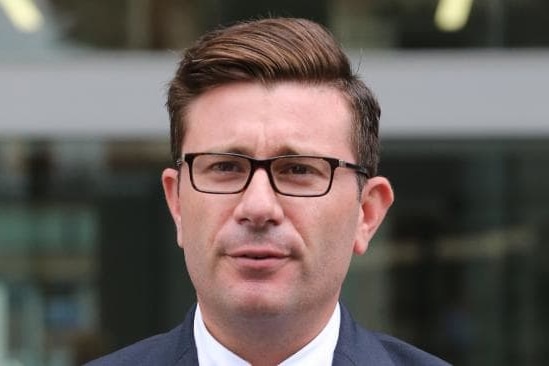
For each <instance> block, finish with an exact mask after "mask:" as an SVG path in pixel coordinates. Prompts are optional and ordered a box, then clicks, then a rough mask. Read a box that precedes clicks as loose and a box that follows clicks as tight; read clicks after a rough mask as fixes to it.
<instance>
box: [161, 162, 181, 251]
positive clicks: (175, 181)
mask: <svg viewBox="0 0 549 366" xmlns="http://www.w3.org/2000/svg"><path fill="white" fill-rule="evenodd" d="M178 175H179V173H178V171H177V170H175V169H171V168H167V169H164V171H163V172H162V187H163V188H164V197H165V199H166V203H167V204H168V209H169V210H170V214H171V215H172V219H173V221H174V223H175V227H176V230H177V243H178V245H179V246H180V247H181V243H182V241H181V211H180V203H179V177H178Z"/></svg>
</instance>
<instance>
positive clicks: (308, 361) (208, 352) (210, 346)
mask: <svg viewBox="0 0 549 366" xmlns="http://www.w3.org/2000/svg"><path fill="white" fill-rule="evenodd" d="M340 323H341V312H340V309H339V303H338V304H337V305H336V307H335V309H334V312H333V314H332V316H331V317H330V320H329V321H328V324H326V326H325V327H324V329H322V331H321V332H320V333H319V334H318V335H317V336H316V337H315V338H314V339H313V340H312V341H311V342H309V343H308V344H307V345H306V346H305V347H303V348H302V349H300V350H299V351H298V352H297V353H294V354H293V355H292V356H290V357H289V358H287V359H286V360H284V361H283V362H282V363H281V364H280V366H298V365H299V366H302V365H314V366H330V365H331V364H332V359H333V356H334V349H335V347H336V344H337V339H338V337H339V325H340ZM194 338H195V342H196V350H197V354H198V364H199V365H200V366H219V365H224V366H249V365H250V363H248V362H246V361H245V360H243V359H242V358H240V357H238V356H237V355H236V354H234V353H233V352H231V351H229V350H228V349H227V348H225V347H224V346H223V345H222V344H221V343H219V342H218V341H217V340H216V339H215V338H214V337H213V336H212V335H211V334H210V332H209V331H208V329H206V326H205V325H204V320H203V319H202V313H201V311H200V306H199V305H198V306H197V307H196V312H195V315H194Z"/></svg>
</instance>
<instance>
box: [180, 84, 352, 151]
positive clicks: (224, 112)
mask: <svg viewBox="0 0 549 366" xmlns="http://www.w3.org/2000/svg"><path fill="white" fill-rule="evenodd" d="M351 115H352V114H351V111H350V104H349V102H348V101H347V99H346V98H345V96H344V94H343V93H342V92H341V91H340V90H339V89H337V88H335V87H333V86H330V85H322V84H321V85H318V84H306V83H298V82H280V83H275V84H272V85H264V84H260V83H231V84H227V85H223V86H220V87H217V88H215V89H212V90H209V91H207V92H206V93H204V94H202V95H201V96H199V97H197V98H196V99H195V100H194V101H193V102H192V103H191V104H190V105H189V108H188V113H187V116H186V117H187V118H186V133H185V137H184V140H183V149H184V151H186V152H191V151H195V152H196V151H238V152H242V153H247V154H250V155H254V156H261V155H264V156H273V155H275V154H284V153H301V154H304V153H309V154H313V153H314V154H322V155H334V154H336V153H337V154H338V156H341V155H342V153H344V151H343V150H348V152H349V153H350V152H351V151H350V135H351ZM345 155H349V154H347V153H345ZM347 157H348V156H347Z"/></svg>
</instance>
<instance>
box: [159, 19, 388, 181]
mask: <svg viewBox="0 0 549 366" xmlns="http://www.w3.org/2000/svg"><path fill="white" fill-rule="evenodd" d="M236 81H258V82H261V83H264V84H270V83H276V82H279V81H300V82H308V83H324V84H329V85H332V86H334V87H336V88H337V89H339V90H340V91H341V92H342V93H343V94H344V95H345V96H346V97H347V99H348V100H349V103H350V106H351V110H352V112H353V133H352V136H351V143H352V145H353V150H354V152H355V155H356V159H357V163H358V164H360V165H362V166H364V167H366V168H367V169H368V171H369V172H370V175H371V176H374V175H376V174H377V165H378V161H379V141H378V123H379V116H380V108H379V104H378V102H377V100H376V98H375V97H374V95H373V94H372V92H371V91H370V89H369V88H368V87H367V86H366V85H365V84H364V83H363V82H362V81H361V80H360V79H359V78H358V77H357V75H355V74H353V72H352V71H351V66H350V63H349V60H348V59H347V57H346V56H345V54H344V52H343V50H342V49H341V47H340V46H339V44H338V43H337V41H336V40H335V39H334V37H333V36H332V35H331V34H330V32H329V31H327V30H326V29H325V28H323V27H322V26H321V25H319V24H317V23H314V22H312V21H310V20H306V19H294V18H272V19H261V20H254V21H249V22H244V23H238V24H236V25H233V26H230V27H227V28H220V29H217V30H214V31H211V32H209V33H206V34H205V35H204V36H202V37H201V38H200V39H198V41H197V42H196V43H195V44H194V45H193V46H192V47H191V48H189V49H188V50H186V52H185V53H184V55H183V59H182V60H181V62H180V64H179V68H178V69H177V72H176V75H175V77H174V78H173V80H172V81H171V83H170V86H169V90H168V101H167V103H166V105H167V108H168V112H169V115H170V133H171V152H172V158H173V160H174V162H175V161H176V160H177V159H179V158H180V157H181V149H182V146H181V145H182V141H183V136H184V134H185V122H184V121H185V115H186V110H187V108H188V106H189V104H190V103H191V102H192V101H193V100H194V99H195V98H197V97H198V96H200V95H201V94H203V93H204V92H206V91H208V90H210V89H212V88H214V87H217V86H220V85H223V84H227V83H231V82H236Z"/></svg>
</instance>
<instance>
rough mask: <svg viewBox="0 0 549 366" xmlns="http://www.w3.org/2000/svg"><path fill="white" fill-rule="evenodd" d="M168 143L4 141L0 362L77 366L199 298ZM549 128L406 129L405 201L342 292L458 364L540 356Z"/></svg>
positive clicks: (394, 165) (381, 323) (370, 316)
mask: <svg viewBox="0 0 549 366" xmlns="http://www.w3.org/2000/svg"><path fill="white" fill-rule="evenodd" d="M167 156H168V146H167V144H166V143H164V142H161V141H131V140H130V141H125V142H120V141H108V140H107V141H71V140H63V141H48V142H44V141H17V142H16V141H5V140H4V141H2V149H1V155H0V158H1V159H0V161H1V162H2V165H1V167H2V169H1V172H2V176H1V179H0V184H1V186H2V189H1V190H0V192H2V194H1V196H0V207H1V210H0V232H1V233H2V246H1V247H0V254H1V255H0V261H1V262H2V265H1V266H0V310H1V312H0V325H2V327H1V328H0V330H1V332H0V341H1V342H2V343H1V344H0V350H2V354H1V355H2V357H3V359H2V365H20V364H23V365H60V366H61V365H73V364H80V363H81V362H83V361H84V360H86V359H88V358H90V357H94V356H96V355H98V354H101V353H102V352H106V351H108V350H112V349H115V348H117V347H120V346H122V345H125V344H128V343H130V342H133V341H135V340H138V339H140V338H143V337H146V336H148V335H151V334H153V333H156V332H160V331H163V330H166V329H168V328H169V327H171V326H173V325H175V324H177V322H178V321H180V320H181V318H182V316H183V314H184V312H185V309H187V308H188V307H189V306H190V304H192V302H193V299H194V294H193V290H192V286H191V284H190V282H189V280H188V278H187V277H186V276H187V275H186V273H185V269H184V263H183V259H182V255H181V253H180V251H179V249H178V247H177V245H176V244H175V237H174V233H173V228H172V224H171V221H170V218H169V217H168V212H167V209H166V208H165V204H164V202H163V197H162V192H161V188H160V181H159V174H160V172H161V170H162V168H163V167H165V166H167V164H168V161H167ZM548 157H549V143H548V140H547V139H540V140H535V141H514V140H510V141H509V140H490V141H488V140H482V141H468V140H437V139H428V140H415V141H411V140H399V139H389V140H387V141H385V144H384V157H383V163H382V166H381V171H382V173H383V174H384V175H386V176H387V177H388V178H389V179H390V180H391V182H392V183H393V186H394V189H395V192H396V198H397V199H396V203H395V205H394V207H393V208H392V209H391V211H390V213H389V215H388V218H387V221H386V222H385V224H384V226H383V229H382V232H381V233H379V235H378V236H377V237H376V239H375V240H374V241H373V242H372V243H371V247H370V249H369V251H368V252H367V253H366V255H364V256H363V257H357V258H355V260H354V262H353V265H352V268H351V272H350V275H349V277H348V280H347V282H346V284H345V288H344V294H343V299H344V301H345V303H346V304H347V305H348V306H349V307H350V308H351V309H352V311H353V313H354V314H355V315H356V317H357V318H358V319H359V320H360V321H361V322H362V323H364V324H367V325H368V326H369V327H370V328H373V329H377V330H380V331H385V332H390V333H392V334H395V335H397V336H399V337H401V338H403V339H406V340H408V341H411V342H413V343H415V344H417V345H419V346H422V347H423V348H425V349H427V350H430V351H432V352H435V353H437V354H440V355H442V356H444V357H446V358H447V359H448V360H450V361H452V362H453V363H454V364H456V365H516V364H529V365H541V364H543V362H542V361H543V359H544V358H545V356H546V352H547V351H546V350H547V349H548V348H547V339H546V337H544V332H545V329H546V327H547V326H548V325H549V323H548V322H549V319H548V318H547V314H546V311H545V309H546V308H547V305H548V301H549V297H547V296H546V291H544V288H547V281H548V280H549V273H547V270H546V268H545V267H546V266H545V264H544V263H546V262H547V260H548V259H549V251H548V250H547V248H546V246H545V245H544V243H545V241H546V240H547V239H549V237H548V235H549V232H548V231H547V228H546V223H547V219H548V218H549V208H548V207H549V206H547V202H549V197H548V193H547V190H546V187H547V186H548V185H549V171H547V169H545V167H547V166H548V164H549V161H548Z"/></svg>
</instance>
